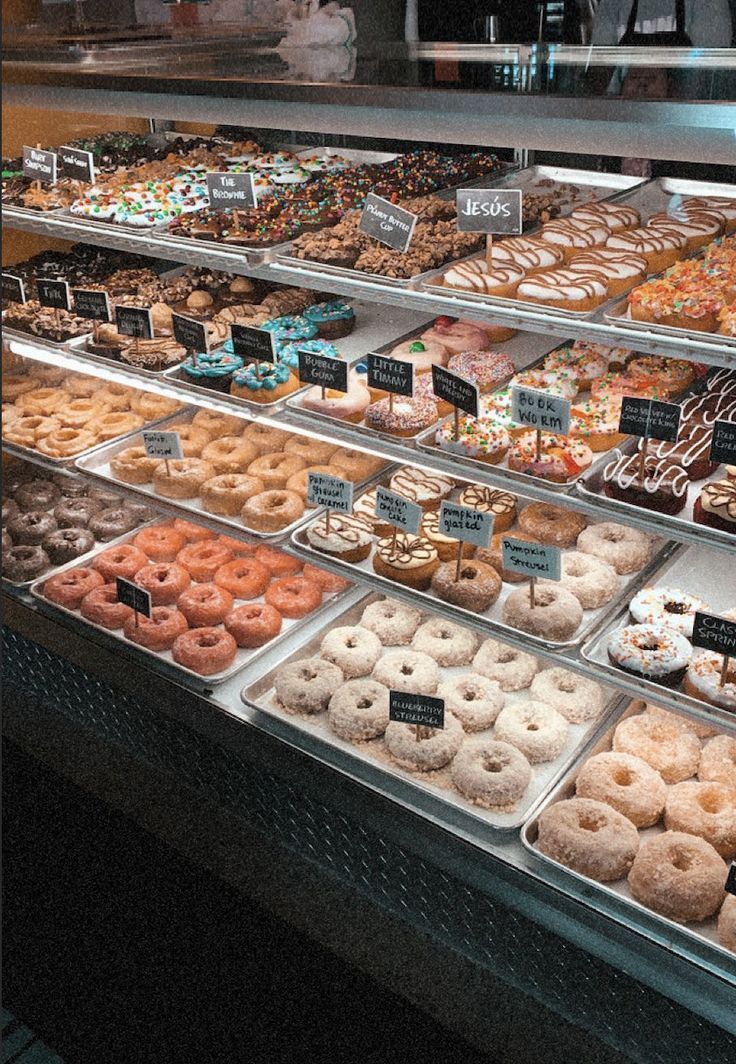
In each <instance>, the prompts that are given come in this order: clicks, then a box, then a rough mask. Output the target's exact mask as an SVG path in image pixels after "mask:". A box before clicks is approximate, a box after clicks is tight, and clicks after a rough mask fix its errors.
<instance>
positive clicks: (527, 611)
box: [503, 580, 583, 643]
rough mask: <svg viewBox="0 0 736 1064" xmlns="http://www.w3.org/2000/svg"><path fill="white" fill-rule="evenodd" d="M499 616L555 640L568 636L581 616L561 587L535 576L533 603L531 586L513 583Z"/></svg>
mask: <svg viewBox="0 0 736 1064" xmlns="http://www.w3.org/2000/svg"><path fill="white" fill-rule="evenodd" d="M503 620H504V622H505V623H506V624H510V625H511V627H512V628H519V629H521V631H522V632H528V633H529V634H530V635H536V636H539V637H540V638H541V639H547V640H550V641H551V642H555V643H564V642H565V641H567V640H569V639H571V638H572V637H573V635H574V634H575V632H576V631H577V630H578V628H579V627H580V624H581V622H582V620H583V607H582V606H581V605H580V603H579V602H578V600H577V599H576V598H575V596H574V595H573V594H571V593H570V592H569V591H566V590H565V588H564V587H560V586H559V584H557V583H554V582H553V581H551V580H537V582H536V588H535V591H534V605H533V606H532V602H531V586H530V585H527V586H524V587H517V588H516V589H515V590H514V591H512V592H511V594H510V595H509V596H508V598H507V599H506V601H505V602H504V604H503Z"/></svg>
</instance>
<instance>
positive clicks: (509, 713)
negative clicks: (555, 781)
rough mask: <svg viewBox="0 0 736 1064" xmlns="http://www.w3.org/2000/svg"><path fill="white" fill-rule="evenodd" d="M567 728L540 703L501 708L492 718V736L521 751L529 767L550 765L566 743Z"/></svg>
mask: <svg viewBox="0 0 736 1064" xmlns="http://www.w3.org/2000/svg"><path fill="white" fill-rule="evenodd" d="M568 732H569V725H568V723H567V721H566V720H565V718H564V717H563V716H562V714H561V713H558V712H557V710H556V709H553V708H552V706H548V705H545V703H544V702H534V701H529V702H517V703H516V704H515V705H510V706H504V708H503V709H502V710H501V712H500V713H499V714H498V717H497V718H496V726H495V731H494V735H495V737H496V738H497V739H500V740H501V741H502V742H506V743H511V745H512V746H515V747H516V749H517V750H521V752H522V754H523V755H524V757H525V758H526V759H527V761H529V762H530V763H531V764H533V765H536V764H539V763H540V762H544V761H554V759H555V758H556V757H558V756H559V754H560V753H561V752H562V750H563V749H564V747H565V743H566V742H567V736H568Z"/></svg>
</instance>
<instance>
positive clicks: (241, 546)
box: [217, 535, 256, 558]
mask: <svg viewBox="0 0 736 1064" xmlns="http://www.w3.org/2000/svg"><path fill="white" fill-rule="evenodd" d="M217 542H218V543H222V545H223V546H224V547H227V549H228V550H231V551H232V552H233V554H234V555H235V557H236V558H242V557H244V556H245V555H251V554H255V552H256V546H255V543H246V542H245V540H242V539H236V538H235V536H222V535H221V536H218V537H217Z"/></svg>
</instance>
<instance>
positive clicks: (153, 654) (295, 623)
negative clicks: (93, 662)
mask: <svg viewBox="0 0 736 1064" xmlns="http://www.w3.org/2000/svg"><path fill="white" fill-rule="evenodd" d="M136 534H137V532H136V533H129V534H128V535H127V536H122V537H121V538H120V539H119V540H116V541H115V542H116V543H120V542H126V541H128V540H132V539H133V538H134V536H135V535H136ZM109 546H110V544H109V543H107V544H104V545H103V547H98V548H97V549H96V550H95V551H93V552H92V553H91V554H89V555H88V556H87V561H88V562H90V561H93V560H94V558H95V557H96V556H97V555H98V554H101V553H102V551H103V550H107V549H108V548H109ZM78 567H79V559H77V560H75V561H73V562H69V564H68V565H62V566H60V567H59V568H58V569H57V570H56V572H57V573H61V572H66V571H67V570H68V569H76V568H78ZM49 576H50V574H49V573H47V574H46V575H45V576H42V577H40V578H39V579H38V580H34V581H33V583H32V584H31V586H30V593H31V595H33V597H34V598H36V599H38V600H39V601H41V602H43V603H44V604H45V605H46V606H47V607H48V608H49V609H51V610H59V611H60V612H61V613H64V614H65V615H66V616H67V617H72V618H74V620H75V621H76V622H77V623H78V624H80V625H81V626H83V627H84V628H88V629H89V628H91V629H93V630H94V631H95V632H98V633H100V634H101V635H102V636H103V637H105V638H109V639H110V640H111V641H114V642H116V643H123V644H125V646H128V647H131V648H132V649H133V650H134V651H135V652H137V653H139V654H141V655H143V657H144V658H148V659H149V660H150V659H153V660H155V661H156V662H161V663H163V664H164V667H165V670H166V671H167V672H168V673H169V674H170V675H177V676H178V677H179V678H181V677H182V676H183V677H186V678H187V679H188V680H189V681H190V682H194V683H195V684H197V685H198V686H201V687H203V688H209V687H214V686H216V685H217V684H221V683H224V682H225V680H229V679H230V678H231V677H232V676H234V675H235V674H236V673H237V672H240V670H241V669H244V668H245V667H246V666H247V665H250V664H251V663H252V662H254V661H256V660H257V659H258V658H259V657H260V656H261V655H262V654H265V653H266V652H267V651H268V650H269V649H271V647H272V646H273V644H274V643H275V642H276V641H277V640H278V639H279V638H281V637H283V638H286V637H287V636H289V635H291V633H292V632H294V631H295V630H296V629H298V628H299V627H300V626H301V625H303V624H304V623H305V622H306V621H308V620H312V619H313V618H314V617H316V616H318V615H319V614H320V613H321V612H323V611H324V610H326V609H327V607H328V606H331V605H332V603H333V602H336V601H339V600H340V598H341V597H342V596H343V595H345V593H346V591H338V592H337V593H335V594H331V595H324V596H323V602H322V603H321V605H320V606H318V607H317V609H316V610H313V611H312V613H308V614H307V616H306V617H302V618H300V619H299V620H290V619H289V618H288V617H284V618H283V624H282V627H281V631H280V632H279V635H277V636H276V639H275V640H271V642H270V643H266V644H265V646H262V647H257V648H255V649H253V650H246V649H244V648H243V647H238V649H237V652H236V654H235V659H234V661H233V663H232V665H230V666H229V667H228V668H227V669H224V670H223V671H222V672H218V673H215V674H214V675H213V676H202V675H201V674H200V673H198V672H194V671H193V670H192V669H188V668H186V667H185V666H184V665H179V664H178V663H177V662H175V661H174V659H173V656H172V654H171V651H170V650H164V651H156V650H148V649H147V648H146V647H141V646H138V644H137V643H131V642H130V640H128V639H126V638H125V636H124V635H123V634H122V631H121V630H119V629H118V630H114V631H113V630H110V629H109V628H101V627H100V626H99V625H97V624H93V623H92V622H91V621H88V620H87V619H86V618H85V617H83V616H82V615H81V613H80V612H79V611H78V610H70V609H66V608H65V607H64V606H59V605H58V603H56V602H49V600H48V599H47V598H45V597H44V594H43V585H44V584H45V583H46V581H47V580H48V578H49ZM346 590H349V589H346ZM262 601H263V596H260V597H259V598H257V599H249V600H248V602H262ZM245 604H246V601H245V600H244V599H235V600H234V603H233V606H234V607H235V606H242V605H245ZM218 627H219V626H218Z"/></svg>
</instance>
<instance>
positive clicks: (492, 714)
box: [437, 672, 504, 732]
mask: <svg viewBox="0 0 736 1064" xmlns="http://www.w3.org/2000/svg"><path fill="white" fill-rule="evenodd" d="M437 695H438V697H439V698H442V699H444V702H445V709H446V710H449V711H450V713H452V715H453V716H454V717H457V719H458V720H459V721H460V723H461V724H462V726H463V730H464V731H466V732H478V731H485V729H486V728H490V727H491V725H492V724H493V722H494V721H495V719H496V717H497V716H498V714H499V713H500V712H501V709H502V708H503V703H504V695H503V691H502V690H501V688H500V687H499V685H498V684H497V683H496V681H495V680H489V679H487V678H486V677H485V676H481V675H480V673H475V672H466V673H464V675H462V676H456V677H453V679H451V680H445V682H444V683H441V684H440V686H439V690H438V691H437Z"/></svg>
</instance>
